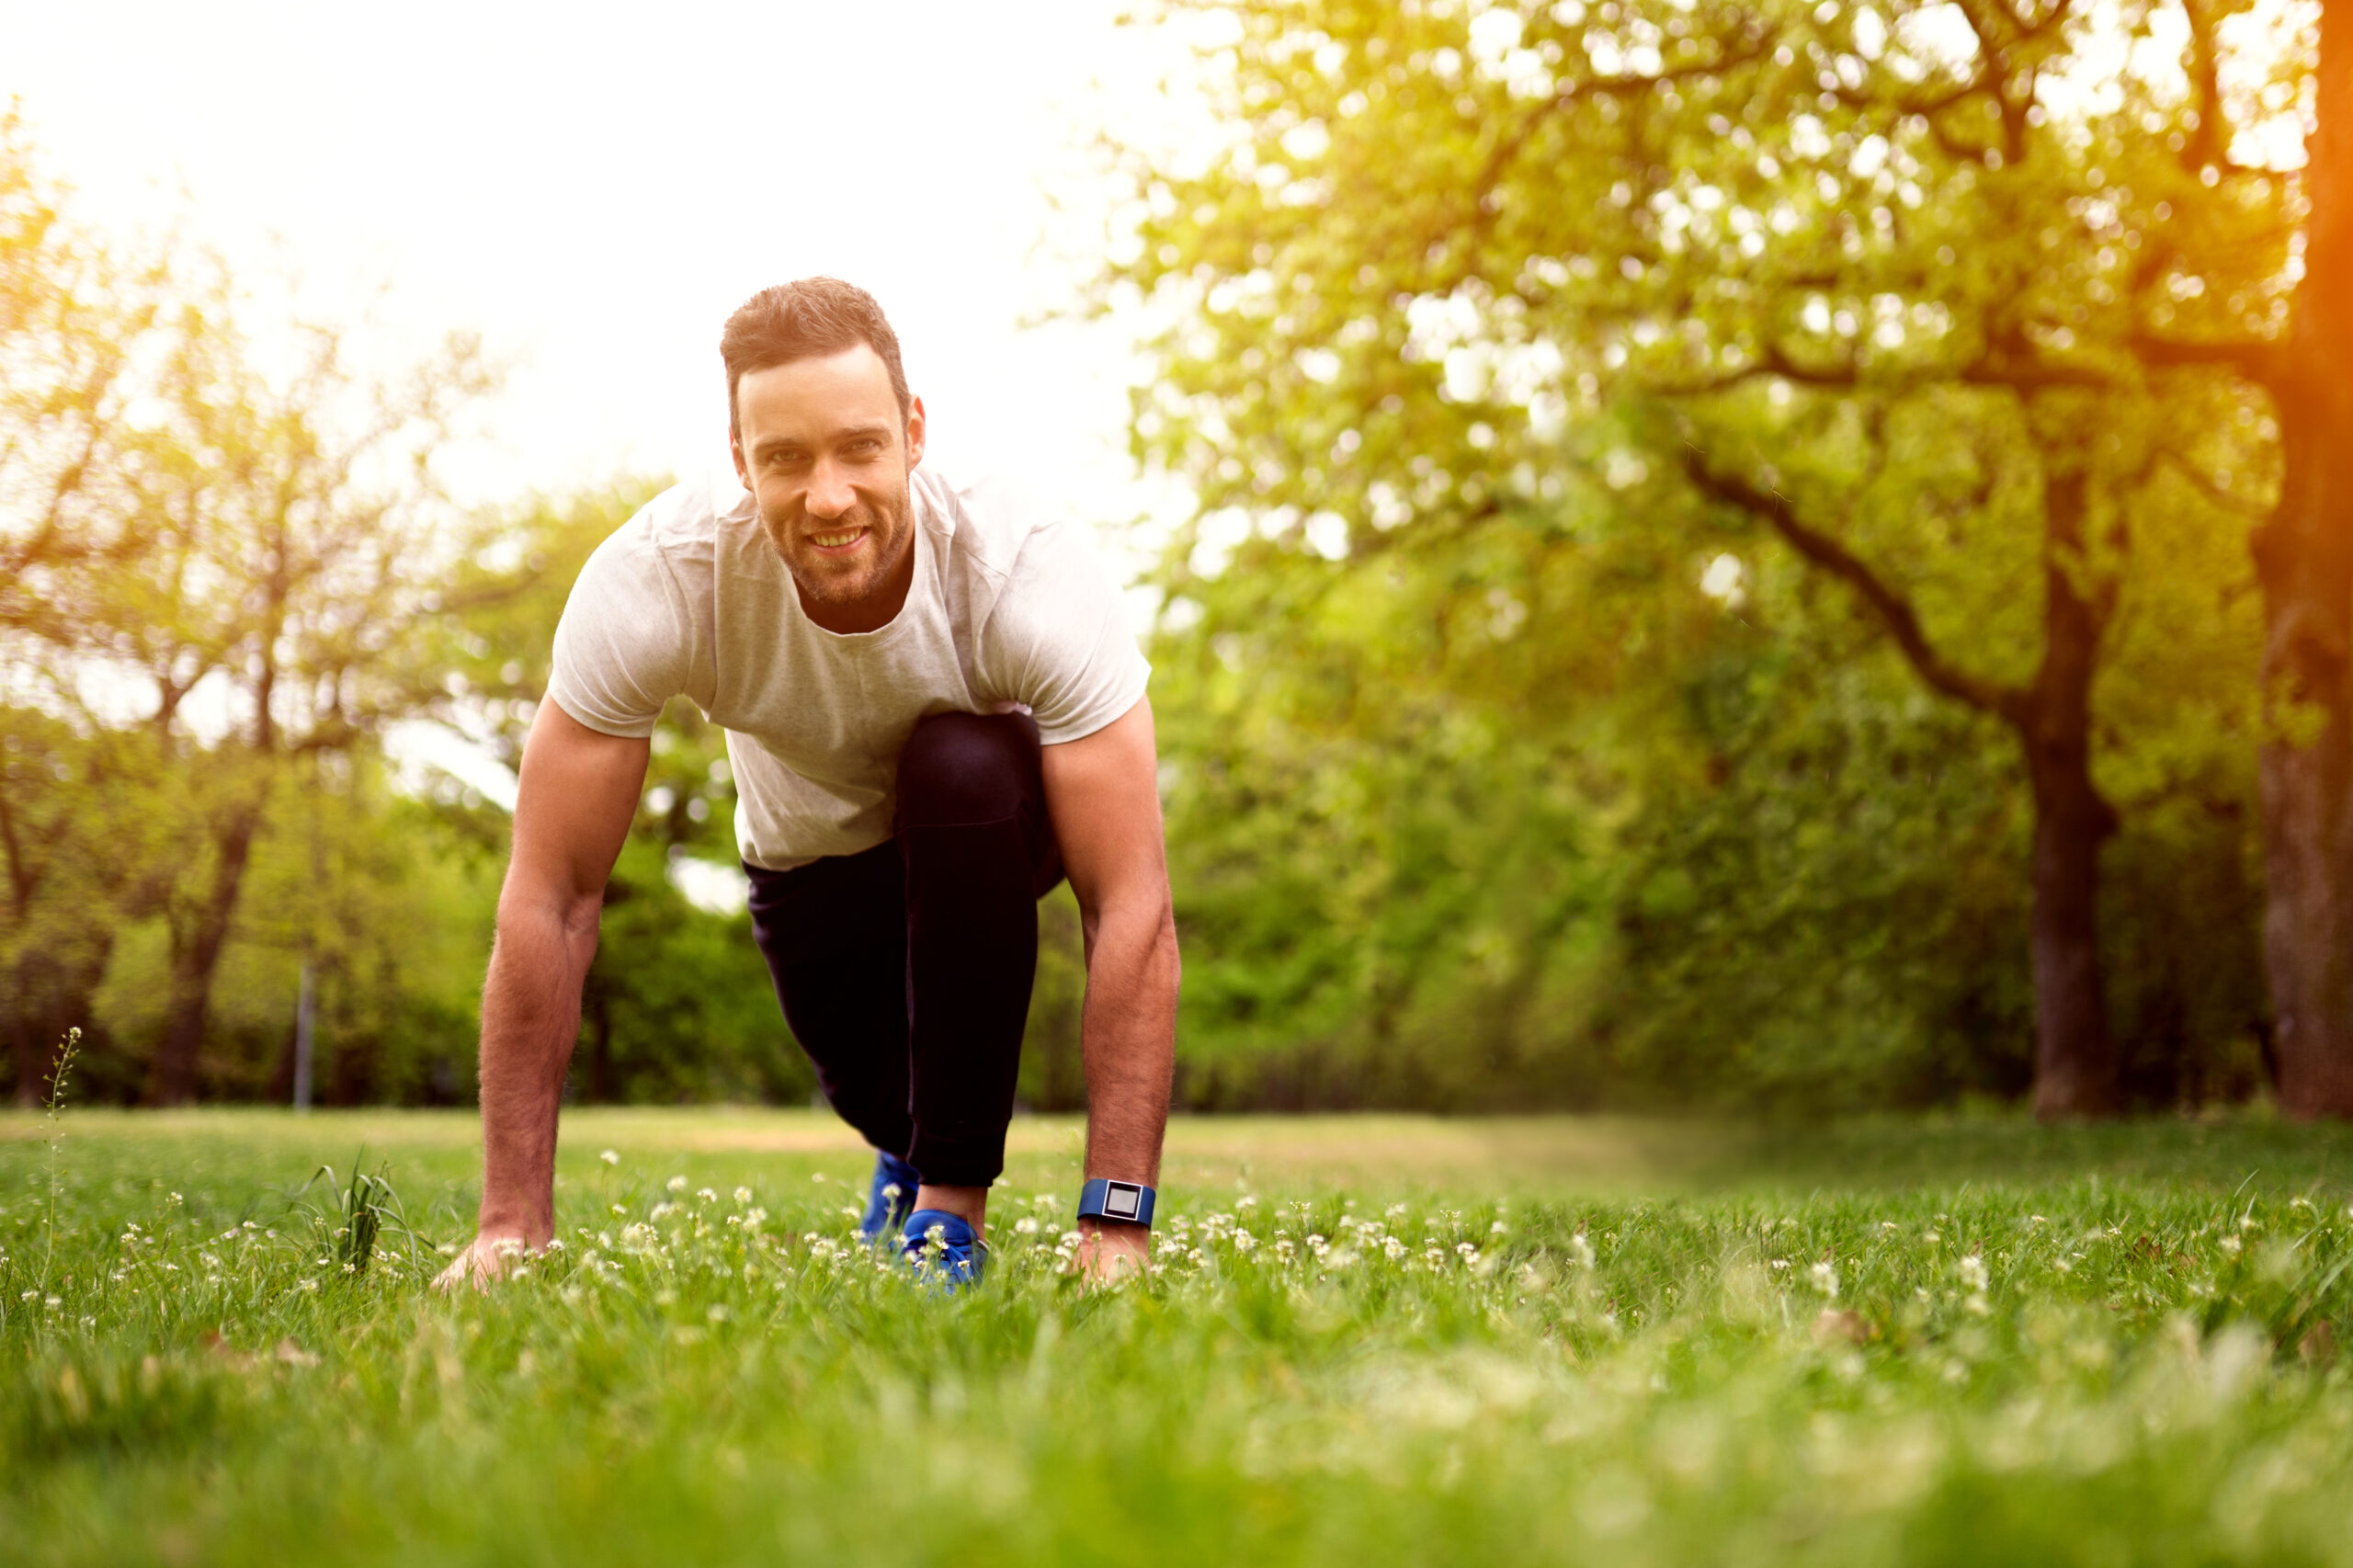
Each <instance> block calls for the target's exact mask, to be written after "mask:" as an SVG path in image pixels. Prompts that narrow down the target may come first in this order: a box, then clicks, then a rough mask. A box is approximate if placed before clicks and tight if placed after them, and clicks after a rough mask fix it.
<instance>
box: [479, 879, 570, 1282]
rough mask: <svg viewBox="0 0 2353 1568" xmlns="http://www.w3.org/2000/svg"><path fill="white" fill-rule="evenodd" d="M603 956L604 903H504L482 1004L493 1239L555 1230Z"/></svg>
mask: <svg viewBox="0 0 2353 1568" xmlns="http://www.w3.org/2000/svg"><path fill="white" fill-rule="evenodd" d="M596 953H597V922H596V907H595V905H594V904H590V905H589V906H588V907H587V908H586V909H585V910H573V911H569V912H566V911H563V910H561V909H559V908H557V907H554V906H551V905H545V904H518V905H517V906H516V907H513V908H510V907H508V906H506V904H504V903H502V905H501V908H500V910H499V919H498V939H497V944H496V946H495V947H494V948H493V949H492V950H491V959H490V978H489V980H488V982H487V983H485V984H484V986H483V1005H482V1128H483V1182H482V1219H481V1231H482V1233H483V1235H485V1236H490V1235H499V1236H515V1237H518V1238H520V1239H521V1240H522V1241H523V1242H524V1243H525V1244H527V1245H529V1246H535V1247H536V1246H539V1245H541V1244H544V1243H545V1242H546V1241H547V1239H548V1238H549V1236H550V1235H551V1234H552V1233H554V1228H555V1142H556V1112H557V1107H558V1105H559V1104H560V1103H561V1102H562V1099H563V1075H564V1072H565V1070H566V1068H567V1067H569V1065H570V1064H571V1061H572V1046H573V1041H574V1039H575V1038H576V1037H577V1035H578V1034H579V1030H580V986H581V982H582V981H583V980H584V979H585V977H586V975H587V972H588V962H589V960H591V959H593V958H594V957H595V956H596Z"/></svg>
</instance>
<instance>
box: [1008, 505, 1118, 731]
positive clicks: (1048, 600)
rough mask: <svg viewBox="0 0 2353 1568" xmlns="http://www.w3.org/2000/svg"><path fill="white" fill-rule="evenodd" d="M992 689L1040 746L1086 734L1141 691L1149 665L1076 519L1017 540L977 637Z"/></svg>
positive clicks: (1113, 587) (1115, 589)
mask: <svg viewBox="0 0 2353 1568" xmlns="http://www.w3.org/2000/svg"><path fill="white" fill-rule="evenodd" d="M982 668H983V673H984V674H985V675H986V676H988V677H989V680H990V683H991V684H992V685H993V686H994V687H995V688H996V689H995V694H994V695H995V696H997V697H998V698H1000V699H1004V700H1007V701H1013V702H1018V703H1021V704H1023V705H1024V706H1026V707H1027V708H1028V709H1029V713H1030V716H1031V717H1032V718H1034V719H1035V720H1036V721H1037V722H1038V734H1039V738H1040V740H1042V741H1043V742H1044V743H1045V744H1048V745H1055V744H1060V743H1062V742H1064V741H1075V740H1079V739H1082V738H1083V737H1085V736H1087V735H1091V734H1093V733H1095V732H1096V731H1097V730H1099V729H1101V728H1103V727H1104V726H1105V725H1106V724H1108V723H1110V722H1112V721H1113V720H1114V719H1117V718H1119V717H1120V715H1121V714H1123V713H1125V712H1127V710H1129V709H1131V708H1133V707H1134V706H1135V705H1136V703H1137V702H1138V701H1139V700H1141V699H1142V697H1143V694H1144V687H1145V685H1146V684H1147V683H1148V682H1149V680H1150V678H1151V676H1152V666H1151V665H1149V664H1147V663H1146V662H1145V660H1144V656H1143V653H1142V650H1140V649H1139V648H1137V646H1136V639H1135V634H1134V632H1132V631H1130V630H1129V629H1128V619H1127V609H1126V607H1125V605H1124V604H1122V603H1121V600H1120V589H1119V585H1117V584H1116V583H1114V582H1113V581H1112V580H1111V574H1110V573H1109V571H1108V569H1106V568H1105V566H1104V564H1103V562H1102V560H1101V558H1100V557H1098V556H1097V554H1096V553H1095V551H1094V549H1093V548H1092V546H1091V545H1090V543H1089V542H1088V540H1087V538H1086V529H1085V528H1084V527H1082V526H1081V525H1080V524H1077V523H1074V522H1057V523H1051V524H1049V525H1048V526H1046V527H1044V528H1039V529H1037V530H1036V531H1035V532H1033V533H1031V534H1030V535H1029V538H1028V539H1027V540H1023V542H1022V546H1021V551H1020V553H1019V555H1018V556H1017V557H1016V558H1015V561H1014V565H1013V571H1012V573H1011V574H1009V575H1008V577H1007V578H1006V585H1005V588H1004V591H1003V592H1002V593H1001V594H1000V595H999V597H998V598H997V603H996V608H995V612H994V613H993V614H992V615H991V616H990V617H989V621H988V628H987V631H986V633H985V634H984V636H983V639H982Z"/></svg>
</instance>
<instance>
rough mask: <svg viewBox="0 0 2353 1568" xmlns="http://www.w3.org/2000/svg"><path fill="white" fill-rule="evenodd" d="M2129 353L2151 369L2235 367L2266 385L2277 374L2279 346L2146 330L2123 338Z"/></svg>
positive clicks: (2234, 368)
mask: <svg viewBox="0 0 2353 1568" xmlns="http://www.w3.org/2000/svg"><path fill="white" fill-rule="evenodd" d="M2125 347H2128V348H2130V349H2131V352H2132V357H2133V358H2136V359H2138V360H2140V361H2141V363H2142V364H2143V365H2146V366H2148V367H2149V368H2150V369H2153V370H2172V369H2183V368H2186V367H2191V366H2200V365H2210V366H2215V367H2218V368H2220V369H2226V370H2236V371H2237V372H2238V373H2239V374H2240V375H2241V376H2243V377H2245V379H2246V380H2248V381H2253V382H2255V383H2256V385H2258V386H2266V387H2268V386H2270V385H2272V384H2273V383H2274V382H2275V381H2277V380H2278V379H2279V350H2278V349H2277V348H2275V347H2273V346H2272V345H2270V344H2268V343H2265V342H2262V341H2260V340H2258V339H2253V338H2241V339H2238V340H2237V341H2235V342H2222V343H2185V342H2182V341H2180V340H2179V339H2177V338H2166V337H2154V336H2151V335H2149V334H2147V333H2135V334H2134V335H2132V336H2131V337H2130V338H2128V339H2126V340H2125Z"/></svg>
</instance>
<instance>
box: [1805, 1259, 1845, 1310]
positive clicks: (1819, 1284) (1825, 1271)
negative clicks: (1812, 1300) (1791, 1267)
mask: <svg viewBox="0 0 2353 1568" xmlns="http://www.w3.org/2000/svg"><path fill="white" fill-rule="evenodd" d="M1809 1272H1810V1273H1811V1274H1812V1275H1813V1288H1814V1289H1815V1290H1819V1291H1821V1292H1822V1293H1823V1294H1824V1295H1825V1296H1827V1297H1829V1298H1830V1299H1831V1300H1832V1301H1836V1300H1837V1299H1838V1271H1837V1270H1836V1269H1835V1268H1833V1267H1830V1265H1829V1264H1827V1263H1817V1264H1815V1265H1814V1266H1813V1268H1812V1269H1811V1270H1810V1271H1809Z"/></svg>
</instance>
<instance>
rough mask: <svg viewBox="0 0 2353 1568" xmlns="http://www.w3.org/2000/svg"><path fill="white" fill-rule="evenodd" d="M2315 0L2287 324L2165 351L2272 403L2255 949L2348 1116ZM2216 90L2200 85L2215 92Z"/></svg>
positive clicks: (2333, 28)
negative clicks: (2263, 902)
mask: <svg viewBox="0 0 2353 1568" xmlns="http://www.w3.org/2000/svg"><path fill="white" fill-rule="evenodd" d="M2318 10H2319V17H2318V19H2317V28H2318V47H2317V51H2316V52H2317V60H2318V63H2317V68H2316V69H2315V71H2314V73H2313V89H2314V91H2313V128H2312V131H2311V134H2310V136H2309V138H2308V139H2307V141H2306V142H2305V162H2304V169H2303V176H2302V198H2303V201H2304V203H2305V220H2304V246H2303V254H2302V257H2301V262H2302V281H2301V282H2300V283H2298V285H2297V287H2296V293H2295V305H2294V311H2293V314H2292V316H2291V318H2290V324H2289V327H2288V330H2287V331H2286V332H2285V333H2280V334H2273V333H2268V332H2261V331H2257V332H2249V331H2247V330H2246V329H2245V324H2241V323H2220V324H2214V325H2215V326H2219V327H2221V328H2222V329H2223V330H2222V332H2219V333H2214V335H2202V334H2201V335H2200V337H2198V338H2195V339H2190V340H2188V341H2183V342H2180V343H2178V344H2177V347H2174V349H2173V352H2174V353H2176V354H2177V356H2178V357H2179V358H2182V359H2184V360H2189V361H2196V360H2199V359H2204V358H2211V359H2215V360H2219V361H2220V362H2222V363H2223V364H2224V365H2226V366H2232V367H2234V368H2236V369H2240V370H2242V371H2243V372H2244V373H2245V374H2246V375H2247V376H2248V377H2249V378H2250V379H2252V380H2254V381H2257V382H2259V383H2261V384H2262V385H2264V386H2266V387H2268V389H2269V391H2270V392H2271V395H2272V397H2273V399H2274V401H2275V402H2276V403H2277V405H2278V408H2279V429H2280V461H2281V467H2282V478H2281V483H2280V486H2279V505H2278V507H2277V509H2276V510H2275V511H2274V512H2273V513H2272V515H2271V517H2269V519H2268V521H2267V522H2266V523H2265V524H2264V526H2263V527H2262V528H2261V529H2259V530H2258V531H2257V533H2256V537H2255V541H2254V547H2255V562H2256V574H2257V575H2258V576H2259V577H2260V578H2261V580H2262V583H2263V602H2264V630H2265V634H2266V635H2265V642H2264V654H2263V683H2264V698H2265V701H2266V704H2267V706H2268V709H2269V711H2270V717H2271V719H2272V721H2273V723H2272V727H2271V731H2270V733H2269V734H2268V737H2267V739H2266V741H2265V743H2264V745H2263V763H2262V766H2263V807H2264V810H2263V822H2264V871H2265V876H2266V880H2267V882H2268V889H2269V900H2270V902H2269V904H2268V909H2267V912H2266V915H2265V918H2264V955H2265V960H2266V963H2267V967H2268V970H2269V972H2270V979H2271V1001H2272V1006H2273V1008H2274V1009H2275V1011H2276V1014H2277V1017H2278V1040H2279V1045H2278V1051H2279V1099H2280V1103H2281V1105H2282V1106H2283V1107H2284V1108H2287V1109H2288V1110H2289V1111H2290V1113H2291V1114H2294V1115H2299V1116H2337V1117H2346V1116H2353V384H2348V382H2347V377H2346V366H2347V362H2348V359H2353V15H2348V14H2347V6H2346V5H2345V3H2344V0H2336V4H2334V5H2330V4H2325V3H2324V4H2323V5H2321V6H2319V7H2318ZM2206 97H2207V99H2208V101H2209V102H2210V103H2213V102H2214V101H2215V99H2216V97H2218V95H2216V94H2215V93H2214V92H2213V90H2212V89H2211V86H2208V87H2207V88H2206ZM2217 107H2219V105H2218V106H2217ZM2214 123H2215V126H2216V130H2215V136H2214V144H2215V145H2224V144H2225V143H2224V142H2222V130H2223V127H2222V123H2221V121H2220V118H2219V116H2218V117H2217V118H2216V119H2215V122H2214ZM2258 325H2268V323H2264V324H2258ZM2234 329H2235V330H2234ZM2209 332H2213V328H2212V327H2210V328H2209Z"/></svg>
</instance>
